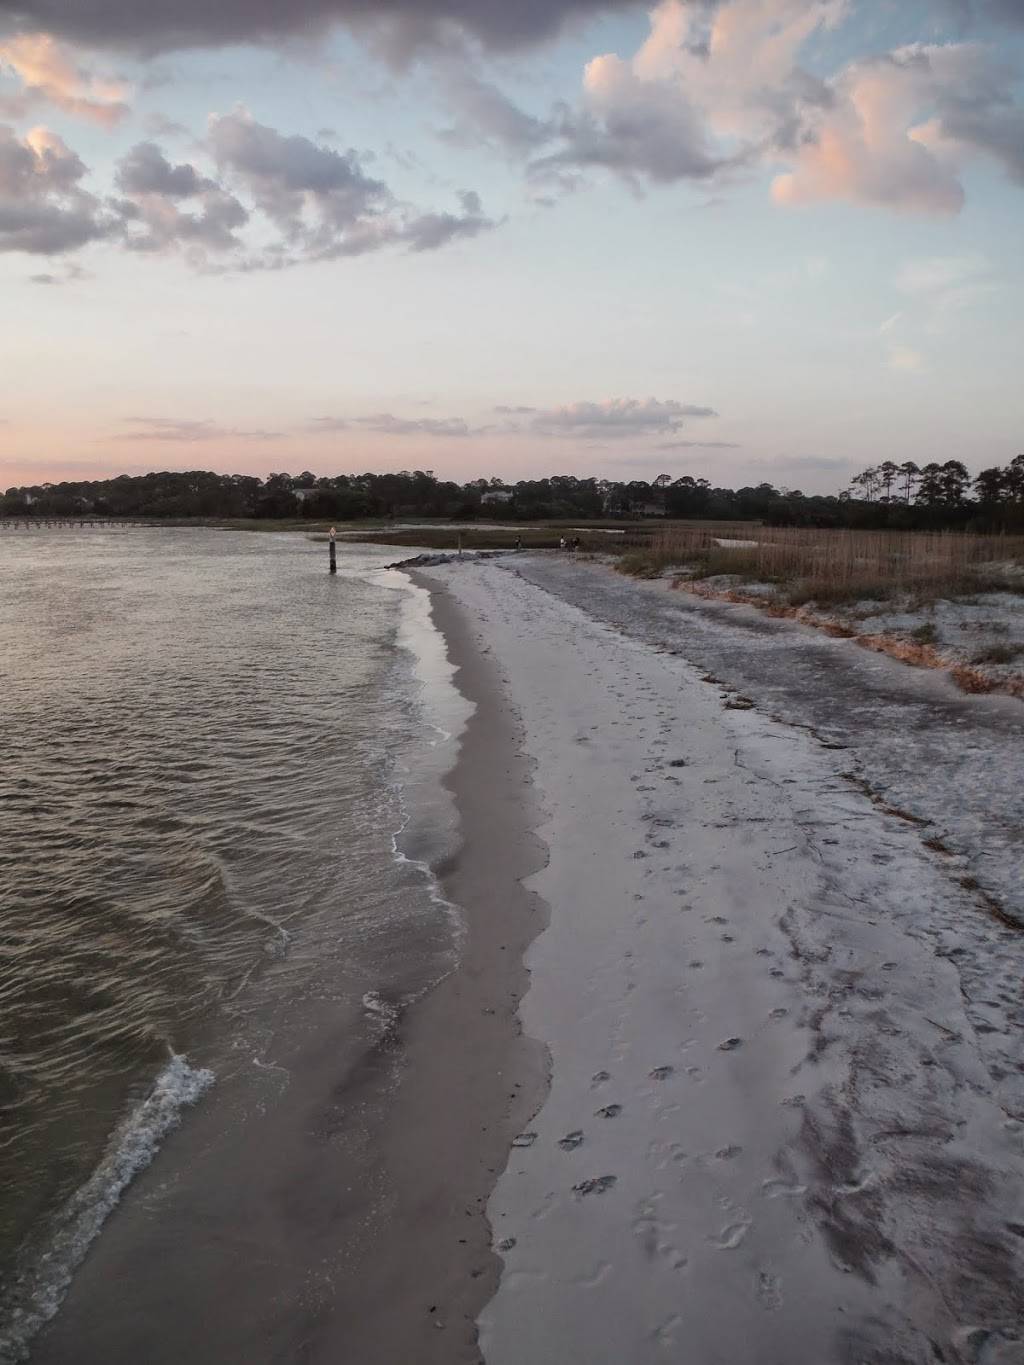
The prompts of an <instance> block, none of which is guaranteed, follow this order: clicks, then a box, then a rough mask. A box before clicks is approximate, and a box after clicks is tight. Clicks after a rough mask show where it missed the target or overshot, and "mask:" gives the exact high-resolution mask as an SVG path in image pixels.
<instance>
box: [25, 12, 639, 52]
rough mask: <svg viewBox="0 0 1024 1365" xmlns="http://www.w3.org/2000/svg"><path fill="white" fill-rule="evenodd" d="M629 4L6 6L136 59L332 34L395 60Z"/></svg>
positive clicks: (517, 40) (40, 25)
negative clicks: (361, 34)
mask: <svg viewBox="0 0 1024 1365" xmlns="http://www.w3.org/2000/svg"><path fill="white" fill-rule="evenodd" d="M636 7H637V4H636V0H514V2H513V0H288V3H286V4H283V3H281V0H216V3H212V4H211V3H209V0H147V3H145V4H140V3H139V0H90V3H89V4H83V3H82V0H13V4H12V3H11V2H10V0H6V2H5V5H4V8H5V9H6V10H7V12H8V14H9V15H10V17H11V21H13V24H14V26H15V28H16V30H17V29H21V30H39V29H42V30H44V31H46V32H48V33H55V34H58V35H60V36H61V37H64V38H71V39H74V40H77V41H81V42H84V43H88V44H91V45H93V46H99V47H107V48H121V49H127V50H132V51H137V52H141V53H144V54H152V53H155V52H160V51H171V50H174V49H181V48H194V47H215V46H219V45H222V44H227V43H277V42H280V41H281V40H282V39H285V38H290V37H293V38H297V39H308V38H311V37H316V36H318V35H320V34H322V33H325V32H327V31H328V30H329V29H330V28H331V27H332V26H334V25H336V24H346V25H349V26H355V27H357V28H361V29H365V30H369V31H371V32H374V33H376V34H377V35H378V37H379V40H380V41H381V42H382V43H385V44H386V45H387V47H388V49H389V50H390V51H391V52H392V53H394V54H395V55H397V56H407V55H409V54H410V53H411V52H414V51H416V50H418V49H422V48H424V47H426V46H435V47H437V46H450V45H451V43H452V42H453V41H456V40H457V39H458V38H459V37H460V36H463V35H465V36H469V37H471V38H473V39H476V40H479V41H480V42H481V43H483V44H485V45H486V46H488V47H491V48H495V49H508V48H514V47H518V46H523V45H525V44H530V43H535V42H539V41H542V40H544V39H546V38H551V37H553V36H555V35H556V34H557V33H558V32H559V31H560V29H561V28H562V27H563V26H564V24H565V23H566V22H568V21H571V20H573V19H586V18H588V17H592V16H597V15H599V14H602V13H607V12H610V11H615V10H628V9H633V8H636Z"/></svg>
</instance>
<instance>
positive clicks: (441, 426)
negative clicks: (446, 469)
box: [310, 412, 481, 438]
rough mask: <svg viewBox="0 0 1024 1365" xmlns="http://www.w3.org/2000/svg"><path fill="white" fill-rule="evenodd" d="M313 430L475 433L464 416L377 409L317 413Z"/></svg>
mask: <svg viewBox="0 0 1024 1365" xmlns="http://www.w3.org/2000/svg"><path fill="white" fill-rule="evenodd" d="M310 426H311V428H312V429H313V430H314V431H320V432H324V433H327V432H334V431H353V430H358V431H374V432H379V433H381V434H382V435H385V436H454V437H459V438H461V437H463V436H473V435H477V434H478V432H479V431H480V430H481V428H476V429H474V428H473V427H471V426H470V425H469V423H468V422H466V421H464V420H463V419H462V418H461V417H395V416H394V415H393V414H392V413H390V412H378V413H374V414H372V415H371V416H369V417H315V418H314V419H313V421H312V422H311V423H310Z"/></svg>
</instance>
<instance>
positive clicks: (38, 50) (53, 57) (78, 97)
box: [0, 33, 128, 128]
mask: <svg viewBox="0 0 1024 1365" xmlns="http://www.w3.org/2000/svg"><path fill="white" fill-rule="evenodd" d="M4 67H9V68H10V69H11V70H12V71H13V72H14V74H15V75H16V76H17V77H18V78H19V80H20V81H21V82H22V87H23V89H22V92H21V94H20V95H17V96H15V97H14V98H13V99H8V100H6V101H4V104H5V105H6V112H7V113H8V114H14V115H15V116H20V115H23V114H24V113H26V112H27V111H28V110H29V109H30V108H31V107H32V106H33V105H35V104H39V103H45V104H53V105H55V106H56V107H57V108H58V109H62V110H63V111H64V113H66V114H71V115H72V116H73V117H75V118H81V119H87V120H88V121H89V122H91V123H97V124H99V125H100V126H101V127H103V128H113V127H114V125H115V124H117V123H119V122H120V121H121V119H123V118H124V116H125V115H126V114H127V113H128V105H127V103H126V102H125V99H126V96H127V94H128V88H127V86H125V85H124V84H123V83H121V82H119V81H113V80H103V79H101V78H99V77H97V76H94V75H93V74H92V73H91V72H90V71H87V70H86V69H85V68H84V67H82V66H80V65H79V64H78V62H77V61H76V60H75V59H74V57H73V56H72V55H71V54H70V53H69V52H68V51H67V50H66V49H65V48H64V47H62V46H61V45H60V44H59V43H58V42H57V41H56V40H55V39H54V38H53V37H52V36H51V35H50V34H48V33H22V34H17V35H15V36H13V37H9V38H7V39H5V40H2V41H0V70H2V69H3V68H4Z"/></svg>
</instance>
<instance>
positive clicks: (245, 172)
mask: <svg viewBox="0 0 1024 1365" xmlns="http://www.w3.org/2000/svg"><path fill="white" fill-rule="evenodd" d="M210 143H211V147H212V149H213V153H214V155H215V156H216V158H217V161H218V163H219V165H220V166H221V169H222V171H223V172H224V174H225V175H226V176H228V177H229V178H231V179H232V180H233V181H235V182H238V183H239V184H240V185H241V186H242V187H243V188H244V190H245V191H246V192H247V193H248V194H249V195H251V196H252V198H253V199H254V201H255V203H256V205H257V207H258V208H259V209H260V211H261V212H262V213H264V214H265V215H266V216H267V217H268V218H269V219H270V220H271V222H272V223H274V225H275V226H276V227H277V228H278V230H279V231H280V233H281V238H282V240H281V242H280V243H279V244H278V245H277V246H276V247H274V248H272V250H271V251H270V252H269V253H267V254H265V255H264V256H263V257H262V258H260V257H257V258H255V259H254V260H251V261H250V262H249V263H248V264H249V268H263V269H266V268H271V269H280V268H282V267H284V266H288V265H294V264H297V263H298V262H299V261H302V260H307V261H311V260H321V261H325V260H336V259H338V258H341V257H346V256H360V255H363V254H365V253H366V252H369V251H378V250H381V249H382V248H384V247H388V246H404V247H406V248H407V249H408V250H409V251H413V252H422V251H435V250H437V249H439V248H440V247H443V246H446V245H448V243H450V242H453V241H455V240H456V239H458V238H468V237H475V236H478V235H479V234H480V233H482V232H486V231H488V230H489V229H491V228H493V227H495V226H496V224H495V223H494V221H493V220H492V219H490V218H488V217H487V216H486V215H485V214H484V212H483V207H482V205H481V203H480V198H479V196H478V195H477V194H475V193H474V192H473V191H472V190H464V191H462V192H461V193H460V195H459V201H460V206H461V210H462V211H461V213H447V212H430V213H422V212H419V213H418V212H415V211H413V210H410V209H409V208H408V207H407V206H405V205H402V204H399V203H398V202H397V201H396V199H395V197H394V195H393V194H392V192H391V190H390V189H389V188H388V186H387V185H386V184H385V183H384V182H383V181H382V180H376V179H373V178H372V177H370V176H368V175H366V174H365V172H364V171H363V168H362V166H361V164H360V161H359V158H358V156H357V155H356V153H355V152H354V151H351V150H350V151H347V152H344V153H342V152H338V151H335V150H334V149H333V148H331V147H325V146H322V145H320V144H318V143H315V142H312V141H310V139H309V138H306V137H300V136H295V135H293V136H285V135H283V134H282V133H279V132H278V131H277V130H276V129H274V128H270V127H268V126H266V125H265V124H261V123H257V122H256V120H255V119H253V118H252V116H251V115H249V114H248V113H246V112H245V111H244V110H237V111H236V112H235V113H233V114H226V115H223V116H222V117H219V118H214V119H213V120H212V121H211V124H210Z"/></svg>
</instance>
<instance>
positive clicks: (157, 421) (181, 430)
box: [109, 417, 281, 444]
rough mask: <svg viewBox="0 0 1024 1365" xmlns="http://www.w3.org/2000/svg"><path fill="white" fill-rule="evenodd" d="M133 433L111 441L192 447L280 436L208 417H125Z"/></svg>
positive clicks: (276, 433)
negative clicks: (205, 443) (223, 425)
mask: <svg viewBox="0 0 1024 1365" xmlns="http://www.w3.org/2000/svg"><path fill="white" fill-rule="evenodd" d="M124 420H125V422H126V423H128V424H130V425H131V426H132V427H133V428H134V430H133V431H123V432H119V433H118V434H117V435H116V436H112V437H110V438H109V439H110V440H112V441H176V442H184V443H186V444H192V443H193V442H197V441H223V440H232V441H273V440H278V439H280V437H281V432H279V431H242V430H240V429H239V428H237V427H222V426H219V425H218V424H217V423H216V422H212V421H210V420H209V419H208V418H207V419H204V420H202V421H194V420H188V419H184V418H180V417H126V418H125V419H124Z"/></svg>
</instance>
